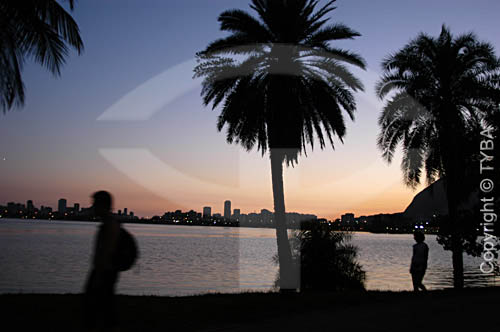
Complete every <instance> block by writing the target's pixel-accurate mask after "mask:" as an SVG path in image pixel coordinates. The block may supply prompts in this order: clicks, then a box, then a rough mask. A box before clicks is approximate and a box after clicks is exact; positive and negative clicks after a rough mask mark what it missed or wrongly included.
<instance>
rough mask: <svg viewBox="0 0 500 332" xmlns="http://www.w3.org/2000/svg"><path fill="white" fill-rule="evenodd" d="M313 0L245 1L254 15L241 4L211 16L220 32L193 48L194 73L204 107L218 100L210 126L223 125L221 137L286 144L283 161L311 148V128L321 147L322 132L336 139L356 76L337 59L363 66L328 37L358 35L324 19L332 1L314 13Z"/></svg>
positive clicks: (248, 144) (351, 104)
mask: <svg viewBox="0 0 500 332" xmlns="http://www.w3.org/2000/svg"><path fill="white" fill-rule="evenodd" d="M318 2H319V1H317V0H315V1H313V0H295V1H286V0H272V1H270V0H253V1H252V4H251V5H250V7H251V8H252V9H253V10H255V11H256V12H257V14H258V18H254V17H252V16H251V15H249V14H248V13H246V12H245V11H242V10H228V11H225V12H223V13H222V14H221V15H220V16H219V22H220V24H221V30H224V31H228V32H229V33H230V35H229V36H228V37H225V38H222V39H219V40H216V41H214V42H212V43H211V44H209V46H208V47H207V48H206V49H205V50H204V51H203V52H200V53H198V57H199V61H200V64H199V65H198V66H197V67H196V69H195V76H197V77H204V78H205V79H204V82H203V91H202V95H203V99H204V103H205V105H208V104H210V103H211V104H212V106H213V108H216V107H217V106H219V105H220V104H222V109H221V114H220V116H219V119H218V124H217V127H218V130H219V131H220V130H222V128H223V127H224V126H225V125H227V140H228V142H229V143H233V142H235V143H240V144H241V145H243V146H244V147H245V148H246V149H247V150H251V149H252V148H253V147H254V146H255V145H257V147H258V149H260V150H261V151H262V154H264V153H265V152H266V151H267V149H274V148H280V149H286V150H287V152H286V153H285V159H286V161H287V162H293V161H296V158H297V155H298V154H299V153H300V152H301V151H304V152H305V146H306V143H309V144H310V145H311V147H313V137H314V133H316V135H317V137H318V139H319V143H320V146H321V148H323V147H324V146H325V138H326V137H327V138H328V139H329V141H330V143H331V144H332V147H333V139H332V138H333V137H334V136H335V135H336V136H337V137H338V138H340V139H341V140H342V138H343V136H344V134H345V129H346V128H345V124H344V119H343V116H342V109H343V110H344V111H346V112H347V113H348V115H349V116H350V117H351V118H352V119H353V118H354V111H355V108H356V104H355V101H354V97H353V94H352V93H353V92H354V91H358V90H362V89H363V86H362V84H361V82H360V81H359V80H358V79H357V78H355V77H354V76H353V75H352V74H351V73H350V72H349V70H348V69H347V68H346V66H345V65H344V64H346V63H347V64H352V65H355V66H358V67H360V68H365V62H364V60H363V59H362V58H361V57H360V56H359V55H357V54H355V53H352V52H349V51H347V50H343V49H339V48H334V47H331V46H330V45H329V42H330V41H335V40H341V39H352V38H354V37H356V36H359V34H358V33H357V32H355V31H353V30H352V29H350V28H348V27H347V26H345V25H343V24H329V25H327V24H326V23H327V21H328V19H327V18H325V15H326V14H328V13H329V12H331V11H332V10H334V9H335V7H333V3H334V2H335V0H333V1H329V2H328V3H327V4H326V5H324V6H323V7H321V8H319V9H318V10H316V11H315V9H316V7H317V5H318Z"/></svg>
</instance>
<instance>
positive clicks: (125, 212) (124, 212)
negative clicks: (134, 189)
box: [123, 208, 128, 216]
mask: <svg viewBox="0 0 500 332" xmlns="http://www.w3.org/2000/svg"><path fill="white" fill-rule="evenodd" d="M127 212H128V211H127V208H124V209H123V215H125V216H126V215H127Z"/></svg>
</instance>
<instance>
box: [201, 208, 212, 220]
mask: <svg viewBox="0 0 500 332" xmlns="http://www.w3.org/2000/svg"><path fill="white" fill-rule="evenodd" d="M211 216H212V208H211V207H210V206H205V207H203V218H210V217H211Z"/></svg>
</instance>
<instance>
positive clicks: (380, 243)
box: [0, 219, 498, 296]
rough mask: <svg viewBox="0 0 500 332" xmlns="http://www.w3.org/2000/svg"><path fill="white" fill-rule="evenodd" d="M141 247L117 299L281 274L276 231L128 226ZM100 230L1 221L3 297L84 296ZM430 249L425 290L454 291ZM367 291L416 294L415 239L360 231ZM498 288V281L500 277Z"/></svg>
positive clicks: (475, 281) (469, 270) (264, 280)
mask: <svg viewBox="0 0 500 332" xmlns="http://www.w3.org/2000/svg"><path fill="white" fill-rule="evenodd" d="M125 227H126V228H127V229H128V230H129V231H130V232H131V233H132V234H134V235H135V237H136V239H137V241H138V244H139V247H140V258H139V261H138V264H137V265H136V266H135V267H134V268H132V269H131V270H130V271H127V272H124V273H121V274H120V280H119V283H118V289H117V291H118V293H120V294H129V295H164V296H165V295H171V296H182V295H192V294H199V293H208V292H239V291H243V290H270V289H271V288H272V286H273V283H274V279H275V276H276V273H277V267H276V266H275V265H274V263H273V261H272V257H273V256H274V255H275V253H276V240H275V232H274V230H273V229H256V228H221V227H196V226H192V227H188V226H166V225H139V224H126V225H125ZM96 229H97V224H93V223H82V222H62V221H21V220H9V219H0V293H79V292H81V291H82V287H83V284H84V283H85V279H86V277H87V273H88V269H89V264H90V255H91V252H92V242H93V238H94V235H95V232H96ZM426 242H427V244H428V245H429V248H430V253H429V269H428V272H427V274H426V277H425V279H424V284H426V285H427V286H428V288H430V289H437V288H447V287H451V286H452V270H451V253H450V252H446V251H444V250H443V249H442V247H441V246H440V245H439V244H438V243H437V242H436V239H435V236H433V235H429V236H427V239H426ZM353 243H354V244H355V245H357V246H358V248H359V261H360V263H361V264H362V265H363V268H364V269H365V270H366V271H367V284H366V286H367V288H368V289H381V290H409V289H411V278H410V275H409V273H408V269H409V263H410V258H411V254H412V248H411V246H412V244H413V243H414V242H413V237H412V236H411V235H408V234H402V235H393V234H391V235H389V234H369V233H356V234H354V237H353ZM480 263H481V259H480V258H471V257H468V256H464V264H465V270H466V273H465V275H466V283H467V285H469V286H484V285H493V284H494V283H495V280H492V279H491V278H485V277H484V276H483V275H482V274H481V272H480V271H479V264H480ZM497 282H498V279H497Z"/></svg>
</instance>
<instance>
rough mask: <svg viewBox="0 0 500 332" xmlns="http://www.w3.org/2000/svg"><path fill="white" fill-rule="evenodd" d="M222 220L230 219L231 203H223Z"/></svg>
mask: <svg viewBox="0 0 500 332" xmlns="http://www.w3.org/2000/svg"><path fill="white" fill-rule="evenodd" d="M224 218H226V219H230V218H231V201H225V202H224Z"/></svg>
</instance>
